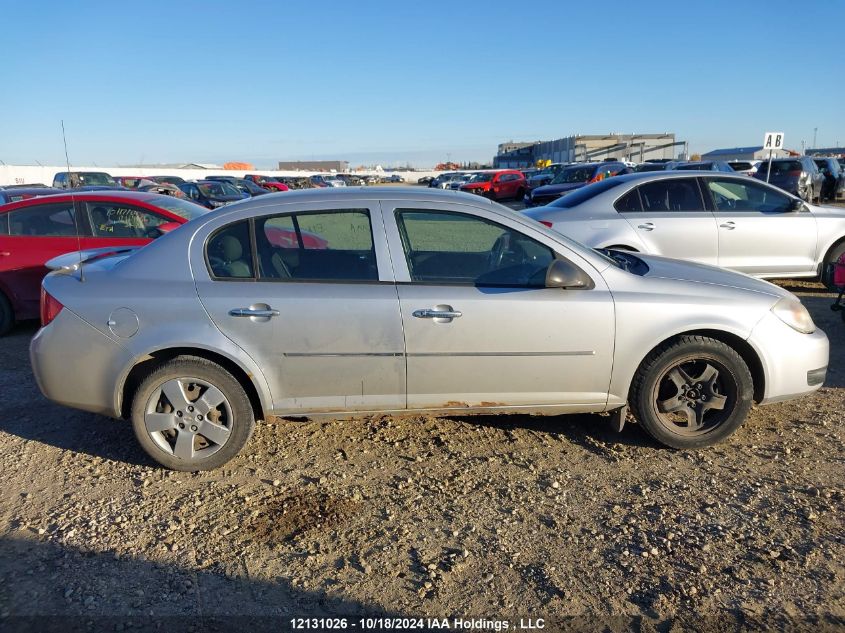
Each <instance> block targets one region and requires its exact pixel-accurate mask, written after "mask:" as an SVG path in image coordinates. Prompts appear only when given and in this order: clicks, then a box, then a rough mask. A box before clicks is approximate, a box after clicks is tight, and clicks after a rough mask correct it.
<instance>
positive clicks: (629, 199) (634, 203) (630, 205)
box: [613, 189, 643, 213]
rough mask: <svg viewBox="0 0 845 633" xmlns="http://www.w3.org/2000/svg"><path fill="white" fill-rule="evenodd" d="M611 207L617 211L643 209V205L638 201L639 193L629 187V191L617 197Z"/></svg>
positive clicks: (631, 211)
mask: <svg viewBox="0 0 845 633" xmlns="http://www.w3.org/2000/svg"><path fill="white" fill-rule="evenodd" d="M613 207H614V208H615V209H616V210H617V211H619V213H637V212H639V211H642V210H643V205H642V203H641V202H640V194H639V192H638V191H637V190H636V189H631V191H629V192H628V193H626V194H625V195H624V196H622V197H621V198H619V200H617V201H616V202H615V203H614V204H613Z"/></svg>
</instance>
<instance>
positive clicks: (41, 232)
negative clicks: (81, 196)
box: [8, 202, 77, 237]
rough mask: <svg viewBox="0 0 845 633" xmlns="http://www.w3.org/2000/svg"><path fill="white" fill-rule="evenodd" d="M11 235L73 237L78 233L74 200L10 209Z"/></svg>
mask: <svg viewBox="0 0 845 633" xmlns="http://www.w3.org/2000/svg"><path fill="white" fill-rule="evenodd" d="M8 216H9V235H21V236H24V235H27V236H33V237H34V236H38V237H72V236H75V235H76V234H77V229H76V224H75V222H74V218H75V213H74V210H73V203H72V202H62V203H56V204H42V205H38V206H37V207H29V208H26V209H18V210H17V211H10V212H9V213H8Z"/></svg>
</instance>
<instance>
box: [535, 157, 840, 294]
mask: <svg viewBox="0 0 845 633" xmlns="http://www.w3.org/2000/svg"><path fill="white" fill-rule="evenodd" d="M525 215H527V216H529V217H531V218H534V219H535V220H538V221H540V222H542V223H543V224H545V225H546V226H551V227H552V228H553V229H554V230H556V231H559V232H561V233H563V234H564V235H567V236H569V237H571V238H573V239H576V240H578V241H580V242H583V243H584V244H587V245H588V246H593V247H596V248H613V249H620V250H626V251H636V252H641V253H652V254H655V255H665V256H667V257H677V258H679V259H687V260H691V261H694V262H700V263H703V264H712V265H714V266H721V267H723V268H731V269H733V270H738V271H740V272H744V273H746V274H749V275H754V276H755V277H764V278H766V277H815V276H817V275H819V274H820V273H821V272H823V270H824V268H825V267H826V265H827V264H830V263H832V262H835V261H837V260H838V259H839V257H840V256H841V255H842V254H843V253H845V209H841V208H836V207H823V206H816V205H810V204H807V203H806V202H804V201H802V200H800V199H799V198H796V197H795V196H792V195H790V194H788V193H786V192H784V191H783V190H782V189H778V188H777V187H774V186H771V185H767V184H766V183H764V182H760V181H759V180H754V179H752V178H748V177H745V176H741V175H730V174H722V173H715V172H683V173H682V172H672V171H669V172H660V173H640V174H630V175H627V176H617V177H615V178H609V179H607V180H603V181H601V182H598V183H595V184H592V185H588V186H586V187H584V188H583V189H579V190H577V191H575V192H573V193H570V194H567V195H566V196H564V197H563V198H560V199H559V200H556V201H555V202H554V203H552V204H550V205H548V206H546V207H539V208H536V209H531V210H530V211H526V213H525Z"/></svg>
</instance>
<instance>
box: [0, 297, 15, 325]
mask: <svg viewBox="0 0 845 633" xmlns="http://www.w3.org/2000/svg"><path fill="white" fill-rule="evenodd" d="M14 324H15V312H14V310H12V304H11V303H10V302H9V300H8V299H7V298H6V295H4V294H3V293H2V292H0V336H3V335H4V334H5V333H6V332H8V331H9V330H11V329H12V326H13V325H14Z"/></svg>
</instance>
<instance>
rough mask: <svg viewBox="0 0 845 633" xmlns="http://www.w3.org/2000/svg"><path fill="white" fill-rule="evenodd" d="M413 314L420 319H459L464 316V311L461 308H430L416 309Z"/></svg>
mask: <svg viewBox="0 0 845 633" xmlns="http://www.w3.org/2000/svg"><path fill="white" fill-rule="evenodd" d="M412 314H413V315H414V316H415V317H417V318H418V319H457V318H458V317H459V316H463V312H461V311H459V310H431V309H429V308H424V309H422V310H414V312H413V313H412Z"/></svg>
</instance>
